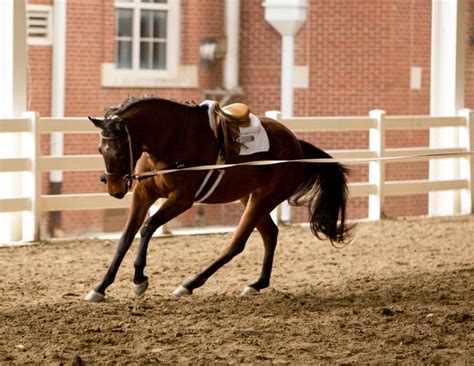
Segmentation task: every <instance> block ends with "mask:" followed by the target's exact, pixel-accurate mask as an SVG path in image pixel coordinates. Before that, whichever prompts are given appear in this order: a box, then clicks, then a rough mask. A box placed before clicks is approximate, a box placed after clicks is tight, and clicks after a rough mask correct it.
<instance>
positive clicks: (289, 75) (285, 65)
mask: <svg viewBox="0 0 474 366" xmlns="http://www.w3.org/2000/svg"><path fill="white" fill-rule="evenodd" d="M294 65H295V37H294V36H293V35H283V36H282V41H281V99H280V100H281V114H282V116H283V118H291V117H293V105H294V102H293V99H294V98H293V95H294V88H293V69H294V68H295V67H294Z"/></svg>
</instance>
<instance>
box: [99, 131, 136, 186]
mask: <svg viewBox="0 0 474 366" xmlns="http://www.w3.org/2000/svg"><path fill="white" fill-rule="evenodd" d="M124 126H125V132H126V133H127V136H117V135H116V136H104V134H103V133H102V132H101V133H100V138H101V139H102V140H116V139H126V140H127V145H128V156H129V158H130V166H129V170H128V172H126V173H125V174H124V172H109V171H107V166H106V167H105V172H104V174H102V175H101V177H100V181H101V182H103V183H106V182H107V177H111V176H117V175H122V179H124V180H125V181H127V189H130V188H132V183H133V179H134V176H135V174H134V168H133V149H132V139H131V138H130V133H129V132H128V128H127V125H124Z"/></svg>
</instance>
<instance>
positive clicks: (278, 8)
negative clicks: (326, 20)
mask: <svg viewBox="0 0 474 366" xmlns="http://www.w3.org/2000/svg"><path fill="white" fill-rule="evenodd" d="M263 6H264V7H265V20H266V21H267V22H269V23H270V24H271V25H272V26H273V27H274V28H275V29H276V30H277V31H278V32H279V33H280V34H281V37H282V40H281V100H280V108H281V114H282V117H283V118H291V117H293V110H294V86H293V75H294V64H295V61H294V60H295V36H296V34H298V32H299V30H300V29H301V27H302V26H303V24H304V23H305V22H306V18H307V13H308V3H307V1H306V0H266V1H265V2H264V3H263ZM290 219H291V207H290V205H289V204H288V202H287V201H285V202H283V203H282V205H281V221H283V222H286V221H290Z"/></svg>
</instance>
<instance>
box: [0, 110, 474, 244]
mask: <svg viewBox="0 0 474 366" xmlns="http://www.w3.org/2000/svg"><path fill="white" fill-rule="evenodd" d="M473 113H474V112H472V111H471V110H467V109H465V110H462V111H460V115H459V116H455V117H428V116H396V117H395V116H394V117H390V116H386V115H385V113H384V112H383V111H379V110H374V111H371V112H370V114H369V116H367V117H298V118H291V119H283V118H281V115H280V114H279V113H278V112H274V111H272V112H267V115H268V116H269V117H272V118H275V119H277V120H279V121H280V122H282V123H283V124H285V125H287V126H288V127H289V128H290V129H292V130H293V131H295V132H298V131H309V132H315V131H355V130H359V131H360V130H365V131H367V130H369V131H370V132H369V149H367V150H334V151H328V152H329V153H330V154H331V155H332V156H333V157H335V158H354V159H356V158H383V157H395V156H411V157H412V158H410V160H412V161H413V160H420V159H424V160H426V159H428V158H427V157H413V156H416V155H424V154H433V153H456V154H461V157H460V159H462V164H463V168H462V169H461V171H462V177H461V178H460V179H456V180H442V181H428V180H411V181H385V162H384V161H380V160H378V161H372V162H370V163H369V181H368V182H363V183H351V184H350V186H349V188H350V194H351V196H352V197H367V196H368V197H369V212H368V217H369V219H374V220H377V219H380V216H381V213H382V212H383V201H384V197H385V196H387V195H406V194H418V193H427V192H431V191H442V190H461V192H462V200H461V202H462V210H461V212H462V213H464V214H468V213H472V212H473V207H474V202H473V200H474V192H473V183H472V177H473V175H474V157H472V156H471V155H470V154H468V152H469V151H473V150H474V128H473V126H472V123H473V122H472V118H473V116H474V114H473ZM435 127H459V128H461V129H462V132H461V136H462V137H463V138H462V143H461V145H462V146H459V147H456V148H449V149H445V148H444V149H430V148H396V149H395V148H390V149H389V148H385V131H386V130H395V129H398V130H400V129H403V130H409V129H428V128H435ZM50 132H63V133H97V129H96V128H95V127H94V126H93V125H92V124H91V123H90V121H89V120H88V119H87V118H61V119H57V118H40V117H39V115H38V114H37V113H35V112H27V113H25V114H24V116H23V118H21V119H0V133H1V134H4V133H23V134H24V136H25V138H24V140H25V141H24V142H25V143H24V154H23V156H22V157H16V158H8V159H5V158H3V159H0V173H5V172H24V174H23V175H24V178H23V179H24V182H23V186H24V187H25V189H24V195H23V196H22V197H9V198H3V199H0V213H1V212H23V241H38V240H40V238H41V237H40V214H41V212H47V211H61V210H89V209H105V208H109V209H110V208H127V207H129V206H130V204H131V195H130V193H129V194H128V195H127V196H126V197H125V198H124V199H122V200H117V199H114V198H112V197H110V196H109V195H108V194H105V193H93V194H61V195H43V194H41V173H42V172H48V171H52V170H63V171H81V170H82V171H85V170H88V171H90V170H103V169H104V164H103V160H102V157H101V156H100V155H74V156H72V155H70V156H67V155H65V156H41V154H40V136H41V134H42V133H50Z"/></svg>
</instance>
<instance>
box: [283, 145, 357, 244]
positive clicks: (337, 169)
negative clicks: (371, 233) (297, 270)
mask: <svg viewBox="0 0 474 366" xmlns="http://www.w3.org/2000/svg"><path fill="white" fill-rule="evenodd" d="M300 144H301V148H302V149H303V153H304V157H305V159H313V158H316V159H318V158H330V157H331V156H330V155H329V154H327V153H326V152H324V151H323V150H321V149H318V148H317V147H316V146H313V145H311V144H310V143H308V142H306V141H302V140H300ZM348 172H349V170H348V169H347V168H346V167H344V166H343V165H341V164H339V163H321V164H318V163H308V164H306V177H305V180H304V182H303V183H302V184H301V186H300V187H299V188H298V190H297V191H296V192H295V193H294V194H293V196H292V197H290V199H289V202H290V204H292V205H295V206H303V205H307V206H308V208H309V214H310V226H311V231H312V232H313V234H314V235H315V236H316V237H317V238H319V239H325V238H327V239H329V240H330V241H331V243H333V244H334V243H347V242H348V241H349V239H350V232H351V229H352V226H350V225H347V223H346V202H347V196H348V188H347V177H346V175H347V174H348ZM338 221H339V222H338Z"/></svg>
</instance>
